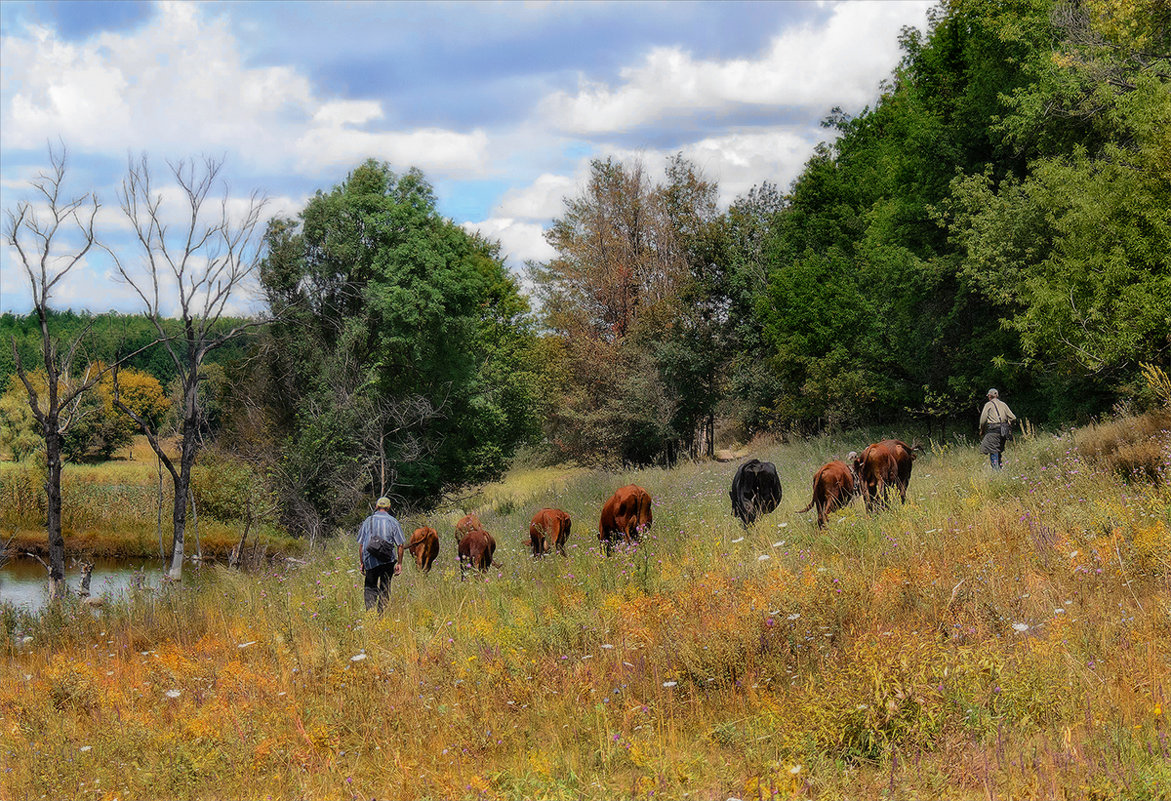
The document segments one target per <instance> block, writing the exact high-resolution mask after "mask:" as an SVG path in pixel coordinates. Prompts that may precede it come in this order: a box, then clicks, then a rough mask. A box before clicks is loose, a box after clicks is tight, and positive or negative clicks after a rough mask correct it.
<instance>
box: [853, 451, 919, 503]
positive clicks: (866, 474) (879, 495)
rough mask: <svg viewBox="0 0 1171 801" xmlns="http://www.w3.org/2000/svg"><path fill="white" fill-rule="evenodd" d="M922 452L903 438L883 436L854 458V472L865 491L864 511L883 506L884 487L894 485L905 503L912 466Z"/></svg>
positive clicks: (860, 488)
mask: <svg viewBox="0 0 1171 801" xmlns="http://www.w3.org/2000/svg"><path fill="white" fill-rule="evenodd" d="M922 451H923V448H922V447H921V446H919V445H915V446H913V447H912V446H910V445H908V444H907V443H905V442H903V441H902V440H897V439H884V440H883V441H882V442H876V443H874V444H873V445H870V446H868V447H867V448H866V449H865V450H864V451H862V453H860V454H858V456H857V457H855V459H854V472H855V474H857V476H858V480H859V482H860V487H859V490H860V491H861V492H864V493H865V499H866V511H868V512H870V511H874V509H875V508H876V507H879V508H881V507H885V506H886V489H887V487H889V486H890V485H892V484H893V485H894V486H895V487H896V488H897V489H898V491H899V497H900V498H901V499H902V502H903V503H906V502H907V485H908V484H910V483H911V465H912V464H913V463H914V461H915V456H916V455H917V454H919V453H921V452H922Z"/></svg>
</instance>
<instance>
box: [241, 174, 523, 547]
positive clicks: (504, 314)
mask: <svg viewBox="0 0 1171 801" xmlns="http://www.w3.org/2000/svg"><path fill="white" fill-rule="evenodd" d="M435 206H436V201H435V196H434V193H433V191H432V189H431V186H430V185H429V184H428V183H427V182H426V180H425V179H424V177H423V175H422V174H421V173H419V172H418V171H417V170H410V171H408V172H406V173H404V174H401V175H400V174H396V173H395V172H393V171H392V170H391V169H390V168H389V166H387V165H386V164H381V163H378V162H375V161H368V162H366V163H364V164H362V165H360V166H359V167H357V168H356V169H355V170H354V171H353V172H352V173H350V175H349V176H348V177H347V179H346V180H345V181H344V182H343V183H341V184H340V185H338V186H337V187H335V188H334V189H333V190H331V191H330V192H328V193H326V192H318V193H317V194H316V195H315V196H314V198H313V199H312V200H310V201H309V203H308V204H307V205H306V207H305V208H304V209H303V210H302V212H301V214H300V219H299V220H298V221H294V220H276V221H274V222H273V223H272V224H271V225H270V227H269V230H268V234H267V237H266V240H267V246H268V257H267V258H266V260H265V262H264V264H263V265H262V268H261V281H262V284H263V286H264V289H265V292H266V294H267V297H268V300H269V303H270V305H271V306H272V309H273V310H274V312H275V313H276V314H277V315H278V318H279V319H278V322H276V323H275V324H274V325H273V326H272V327H271V330H270V332H269V334H268V336H269V338H270V339H269V341H268V342H267V344H266V345H265V346H264V351H263V352H264V353H265V354H266V359H265V362H266V364H267V368H266V369H267V371H268V376H267V378H266V379H265V380H264V382H263V384H264V387H266V390H265V397H266V399H267V401H266V402H267V403H269V404H270V405H271V406H272V407H273V409H274V415H275V417H276V419H278V420H280V421H281V425H282V426H285V427H287V430H288V431H289V432H290V435H289V438H288V440H287V442H286V444H285V446H284V447H283V449H282V456H281V459H280V463H279V467H278V473H279V483H280V484H281V486H282V492H283V493H284V499H285V503H284V505H283V508H284V510H285V512H284V513H285V514H286V517H287V522H288V523H289V524H290V525H292V526H294V527H295V528H296V529H298V530H301V531H304V532H306V533H309V534H311V535H313V534H316V533H328V532H329V531H330V530H331V529H332V528H333V527H334V526H336V525H337V524H338V523H339V521H342V520H343V519H346V518H347V517H352V516H354V515H355V514H358V513H362V512H363V510H364V509H365V506H366V504H365V503H363V500H364V499H368V497H369V493H370V492H371V491H372V490H373V491H374V492H377V493H379V494H385V495H389V496H390V497H392V498H397V499H398V500H399V501H400V502H402V503H425V502H428V501H429V500H431V499H433V498H434V497H435V496H436V494H437V493H438V492H439V491H440V490H441V489H442V488H444V487H445V486H453V485H459V484H463V483H466V482H469V481H482V480H486V479H488V478H492V477H494V476H497V475H499V474H500V473H501V472H502V471H503V469H504V467H505V466H506V463H507V459H508V458H509V457H510V456H511V454H512V452H513V450H514V449H515V447H516V445H517V444H518V443H519V442H521V441H523V440H524V439H526V438H527V437H529V436H530V434H531V431H532V429H533V422H532V408H533V404H534V402H535V396H536V394H537V392H538V387H539V377H538V373H539V370H540V365H539V364H538V363H537V361H536V359H535V353H536V339H535V337H534V334H533V331H532V323H531V321H530V314H529V309H528V305H527V303H526V301H525V300H524V298H523V297H522V296H521V295H520V292H519V288H518V286H517V283H516V281H515V279H514V278H513V277H512V276H510V275H509V273H508V271H507V270H506V269H505V267H504V264H503V261H502V259H501V258H500V254H499V249H498V246H496V245H495V244H492V243H489V242H487V241H485V240H483V239H481V238H479V237H477V236H473V235H471V234H468V233H467V232H465V231H464V230H462V229H461V228H460V227H458V226H457V225H455V224H454V223H452V222H451V221H450V220H448V219H445V218H443V217H442V216H441V215H440V214H439V213H438V211H437V210H436V208H435Z"/></svg>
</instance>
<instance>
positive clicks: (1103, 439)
mask: <svg viewBox="0 0 1171 801" xmlns="http://www.w3.org/2000/svg"><path fill="white" fill-rule="evenodd" d="M1114 425H1115V426H1118V427H1119V428H1118V429H1117V430H1115V429H1114V428H1111V427H1110V426H1104V427H1101V428H1100V429H1094V430H1089V431H1085V432H1079V433H1070V432H1065V433H1063V434H1062V435H1060V436H1051V435H1047V434H1038V435H1035V436H1032V437H1030V438H1027V439H1024V440H1023V441H1019V442H1018V443H1017V444H1016V445H1015V446H1014V447H1013V449H1012V450H1011V451H1010V452H1009V453H1008V454H1006V469H1005V470H1004V471H1003V472H1001V473H999V474H994V473H993V472H992V471H991V470H990V468H989V467H988V465H987V460H986V457H983V456H981V455H979V454H978V453H977V452H976V451H975V448H974V447H973V446H971V445H970V444H968V445H963V446H961V445H956V444H947V445H935V446H934V447H931V446H929V447H928V449H927V452H926V453H925V454H924V455H923V456H922V457H920V458H919V460H918V461H917V462H916V464H915V468H914V474H913V476H912V480H911V487H910V492H909V494H908V503H907V504H906V505H905V506H900V505H898V504H897V501H896V505H895V506H894V507H893V508H892V509H890V510H888V511H884V512H881V513H878V514H875V515H867V514H866V513H865V510H864V508H863V506H862V504H861V502H860V501H856V502H855V503H854V504H853V505H851V506H850V507H849V508H847V509H845V510H843V511H840V512H838V513H836V514H834V515H833V516H832V517H831V523H830V525H829V526H828V527H827V528H826V529H825V530H823V531H819V530H818V529H817V528H816V526H815V525H814V512H812V511H810V512H808V513H805V514H797V512H796V510H797V509H799V508H801V507H803V506H805V504H806V503H808V501H809V496H810V481H811V477H812V475H813V472H814V470H815V469H816V468H817V467H818V466H820V465H821V464H822V463H824V462H825V461H827V460H829V459H831V458H840V457H842V456H844V455H845V453H846V452H847V451H849V450H852V449H860V446H863V445H865V444H866V442H867V438H866V437H864V436H862V435H854V436H843V437H830V438H821V439H814V440H808V441H802V442H797V443H792V444H776V445H770V444H759V443H758V447H754V448H753V449H752V455H755V456H759V457H760V458H766V459H770V460H772V461H774V462H775V463H776V465H777V468H778V471H779V472H780V475H781V480H782V484H783V487H784V493H785V496H784V500H783V501H782V504H781V508H780V509H778V510H777V511H776V512H775V513H774V514H772V515H769V516H767V517H765V518H763V519H762V520H761V521H760V522H758V523H757V525H756V526H755V527H753V528H751V529H748V530H745V529H743V528H742V527H741V526H740V525H739V523H738V522H737V521H736V520H735V519H734V518H732V517H731V516H730V511H729V510H730V503H729V499H728V487H729V484H730V482H731V478H732V475H733V472H734V470H735V467H736V464H735V463H734V462H733V463H718V462H704V463H695V464H684V465H681V466H680V467H678V468H677V469H674V470H669V471H668V470H660V469H650V470H641V471H631V472H623V473H609V472H605V471H596V470H588V469H584V468H575V469H553V468H542V469H517V470H515V471H514V472H513V473H512V474H510V475H509V476H508V477H507V478H506V480H505V481H503V482H501V483H499V484H494V485H491V486H488V487H484V488H481V489H480V490H479V491H478V492H476V493H474V494H472V495H470V496H467V497H464V498H462V499H460V500H459V501H456V502H453V503H452V504H451V506H450V507H449V508H446V509H444V510H442V511H440V512H438V513H435V514H432V515H427V516H420V517H417V518H406V519H404V520H403V524H404V528H405V529H407V530H408V532H409V530H411V529H412V528H413V527H414V526H416V525H421V524H423V523H429V524H432V525H434V526H435V527H436V528H437V529H438V530H439V531H440V536H441V539H442V551H441V554H440V558H439V560H438V561H437V562H436V569H435V570H434V571H433V572H432V573H431V574H429V575H424V574H422V573H421V572H420V571H418V570H416V569H415V566H414V564H413V563H410V564H408V565H406V567H405V569H404V571H403V575H402V576H401V577H400V578H399V579H396V580H395V583H394V585H393V592H392V595H393V599H392V606H391V608H390V609H388V611H387V613H386V614H385V615H384V616H382V617H378V616H377V615H376V614H373V613H371V614H366V613H364V612H363V608H362V593H361V576H360V574H359V573H358V572H357V570H356V568H357V563H356V553H355V547H354V545H353V543H352V541H351V540H349V539H344V540H334V541H331V542H330V543H329V544H328V545H327V547H326V548H325V550H324V551H322V552H319V553H315V554H313V555H311V556H309V557H308V565H307V566H305V567H300V568H281V569H275V568H269V569H268V570H267V572H264V573H239V572H233V571H228V570H226V569H220V568H217V569H216V571H217V573H216V575H215V577H214V579H213V580H210V581H202V582H200V583H199V584H198V585H197V586H195V587H193V588H182V589H178V588H170V589H166V588H164V589H163V590H160V591H157V592H143V593H140V594H138V595H136V596H133V597H130V598H128V599H125V600H122V601H118V602H114V601H110V602H108V603H107V604H106V605H105V606H104V607H103V608H101V609H100V610H91V609H89V608H87V607H84V606H82V605H80V604H78V603H76V602H75V601H72V600H69V601H66V602H65V603H63V604H61V605H60V606H58V607H56V608H52V609H49V610H46V611H44V612H41V613H39V614H35V615H34V614H28V613H22V612H17V611H16V610H14V609H12V608H10V607H9V608H0V629H2V632H0V633H3V635H4V637H3V642H2V644H0V649H3V652H4V659H3V660H0V797H3V798H38V797H50V798H61V797H70V798H92V799H109V798H119V799H131V798H154V797H173V798H223V797H235V798H269V797H271V798H339V799H351V798H366V799H369V798H386V797H391V798H408V799H409V798H516V797H537V798H599V799H601V798H614V797H629V798H661V797H665V798H692V799H707V798H721V799H723V798H728V797H729V796H734V797H737V798H742V799H771V798H794V797H796V798H805V797H812V798H840V797H850V798H881V797H898V798H906V797H917V798H928V797H949V798H954V797H962V798H1003V797H1049V798H1059V797H1075V798H1101V799H1105V798H1167V797H1169V796H1171V742H1169V741H1168V727H1169V725H1171V710H1169V708H1168V707H1169V705H1171V698H1168V691H1169V690H1171V528H1169V526H1171V488H1169V486H1168V476H1169V473H1168V472H1167V471H1168V460H1169V458H1171V457H1169V451H1168V448H1169V447H1171V440H1169V439H1168V437H1169V434H1168V430H1167V429H1168V426H1167V421H1166V419H1165V418H1158V419H1155V420H1154V421H1153V422H1152V420H1151V419H1146V420H1145V422H1143V421H1134V420H1131V421H1125V422H1122V423H1117V424H1114ZM1136 432H1137V433H1136ZM1112 437H1113V439H1111V438H1112ZM1144 448H1145V449H1146V451H1147V460H1148V462H1150V460H1151V458H1152V454H1154V456H1153V459H1154V463H1155V464H1156V468H1155V469H1153V470H1152V471H1151V472H1150V473H1149V474H1148V475H1146V476H1145V477H1142V478H1139V479H1136V480H1132V481H1126V480H1123V478H1122V477H1121V475H1120V473H1119V472H1117V471H1116V470H1115V469H1114V468H1115V467H1117V466H1118V465H1116V464H1114V463H1112V462H1111V461H1110V459H1111V458H1112V455H1114V454H1118V453H1119V452H1121V451H1126V453H1127V454H1129V455H1128V456H1126V457H1125V458H1127V459H1139V461H1141V459H1140V457H1141V454H1140V453H1138V451H1142V450H1143V449H1144ZM1127 449H1129V450H1127ZM629 481H635V482H637V483H639V484H641V485H642V486H644V487H646V488H647V489H648V490H649V491H650V493H651V494H652V496H653V498H654V499H655V506H654V515H655V521H654V527H653V529H652V531H651V533H650V535H649V536H648V537H647V538H646V540H645V541H644V543H643V545H642V546H641V547H639V548H637V549H636V550H633V551H626V552H621V553H618V554H616V555H615V556H612V557H610V558H608V559H606V558H602V557H601V556H600V554H599V549H598V546H597V529H596V526H597V517H598V511H599V509H600V507H601V504H602V503H603V501H604V500H605V499H606V497H608V495H609V494H610V492H612V490H613V489H614V488H616V487H618V486H620V485H622V484H625V483H627V482H629ZM546 505H547V506H559V507H561V508H563V509H565V510H566V511H568V512H569V513H570V515H571V516H572V518H573V531H572V534H571V536H570V540H569V557H568V558H560V557H548V558H545V559H544V560H541V561H534V560H533V559H532V558H531V557H530V556H529V555H528V554H527V524H528V519H529V517H530V516H531V515H532V513H533V512H534V511H535V510H536V509H537V508H539V507H541V506H546ZM465 510H466V511H475V512H477V513H478V514H479V515H480V516H481V518H482V519H483V520H484V523H485V525H486V527H487V528H488V529H489V530H490V531H492V532H493V533H494V534H495V536H496V539H497V541H498V543H499V548H498V550H497V552H496V560H497V564H496V565H494V566H493V568H492V569H491V570H490V571H489V572H488V573H487V574H486V575H479V574H477V575H475V576H474V577H470V578H469V580H467V581H465V582H461V581H460V576H459V570H458V567H457V564H456V560H455V543H454V540H453V538H452V534H451V532H452V527H453V524H454V523H455V521H456V520H457V519H458V517H459V516H460V515H461V514H462V513H463V512H464V511H465ZM152 515H153V512H152ZM151 519H152V520H153V517H152V518H151ZM152 525H153V524H152ZM151 533H152V536H153V530H152V532H151Z"/></svg>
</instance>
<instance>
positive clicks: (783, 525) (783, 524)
mask: <svg viewBox="0 0 1171 801" xmlns="http://www.w3.org/2000/svg"><path fill="white" fill-rule="evenodd" d="M788 527H789V524H788V523H781V524H780V525H778V526H777V528H788Z"/></svg>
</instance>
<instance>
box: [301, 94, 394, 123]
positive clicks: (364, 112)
mask: <svg viewBox="0 0 1171 801" xmlns="http://www.w3.org/2000/svg"><path fill="white" fill-rule="evenodd" d="M382 116H383V114H382V104H381V103H379V102H378V101H376V100H334V101H332V102H330V103H326V104H324V105H323V106H322V107H321V108H319V109H317V113H316V114H314V115H313V122H315V123H317V124H318V125H324V126H326V127H330V128H335V127H340V126H342V125H361V124H363V123H366V122H370V120H377V119H381V118H382Z"/></svg>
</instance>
